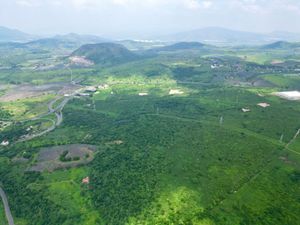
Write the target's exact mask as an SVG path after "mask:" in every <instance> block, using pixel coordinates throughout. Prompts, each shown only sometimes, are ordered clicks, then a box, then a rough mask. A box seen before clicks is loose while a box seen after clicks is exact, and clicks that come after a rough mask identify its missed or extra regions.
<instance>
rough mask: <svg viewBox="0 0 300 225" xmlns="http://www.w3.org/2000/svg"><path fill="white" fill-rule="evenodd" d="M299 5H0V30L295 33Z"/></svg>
mask: <svg viewBox="0 0 300 225" xmlns="http://www.w3.org/2000/svg"><path fill="white" fill-rule="evenodd" d="M299 20H300V0H0V26H6V27H10V28H17V29H20V30H22V31H25V32H28V33H32V34H39V35H52V34H65V33H70V32H75V33H81V34H95V35H101V36H104V37H110V38H127V37H128V38H137V37H140V38H143V37H147V36H152V37H155V36H160V35H165V34H169V33H177V32H181V31H187V30H193V29H198V28H203V27H210V26H218V27H225V28H230V29H235V30H243V31H251V32H260V33H268V32H271V31H290V32H298V33H300V23H299Z"/></svg>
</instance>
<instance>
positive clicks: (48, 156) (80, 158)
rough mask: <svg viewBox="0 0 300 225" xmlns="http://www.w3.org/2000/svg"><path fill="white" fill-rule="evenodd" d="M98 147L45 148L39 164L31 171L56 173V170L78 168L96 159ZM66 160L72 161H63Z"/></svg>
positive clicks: (40, 153) (73, 145)
mask: <svg viewBox="0 0 300 225" xmlns="http://www.w3.org/2000/svg"><path fill="white" fill-rule="evenodd" d="M95 151H96V147H95V146H93V145H83V144H72V145H63V146H55V147H49V148H43V149H42V150H41V151H40V152H39V154H38V156H37V159H36V160H37V163H36V164H34V165H33V166H32V167H31V168H30V169H29V170H30V171H54V170H56V169H62V168H70V167H76V166H79V165H84V164H87V163H89V162H91V161H92V160H93V159H94V153H95ZM62 157H63V158H64V159H70V160H61V159H62Z"/></svg>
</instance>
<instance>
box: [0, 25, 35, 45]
mask: <svg viewBox="0 0 300 225" xmlns="http://www.w3.org/2000/svg"><path fill="white" fill-rule="evenodd" d="M35 38H36V37H35V36H33V35H30V34H26V33H24V32H22V31H19V30H15V29H9V28H6V27H0V42H26V41H30V40H33V39H35Z"/></svg>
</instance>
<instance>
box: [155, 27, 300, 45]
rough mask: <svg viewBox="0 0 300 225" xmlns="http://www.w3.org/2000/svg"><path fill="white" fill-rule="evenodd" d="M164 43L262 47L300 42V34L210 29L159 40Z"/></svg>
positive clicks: (182, 33)
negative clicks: (279, 42)
mask: <svg viewBox="0 0 300 225" xmlns="http://www.w3.org/2000/svg"><path fill="white" fill-rule="evenodd" d="M159 39H160V40H162V41H172V42H182V41H188V42H195V41H197V42H202V43H208V44H213V45H261V44H267V43H272V42H274V41H279V40H282V41H296V40H298V41H300V34H293V33H287V32H273V33H270V34H260V33H252V32H244V31H236V30H230V29H225V28H219V27H208V28H203V29H197V30H192V31H187V32H181V33H177V34H171V35H167V36H163V37H160V38H159Z"/></svg>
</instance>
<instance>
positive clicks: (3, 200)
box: [0, 186, 15, 225]
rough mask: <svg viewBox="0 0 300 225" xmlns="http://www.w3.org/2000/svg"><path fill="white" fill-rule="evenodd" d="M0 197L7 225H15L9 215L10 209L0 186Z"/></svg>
mask: <svg viewBox="0 0 300 225" xmlns="http://www.w3.org/2000/svg"><path fill="white" fill-rule="evenodd" d="M0 196H1V198H2V202H3V205H4V210H5V215H6V218H7V222H8V225H14V224H15V223H14V219H13V217H12V215H11V211H10V208H9V205H8V200H7V196H6V194H5V192H4V191H3V189H2V188H1V186H0Z"/></svg>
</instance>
